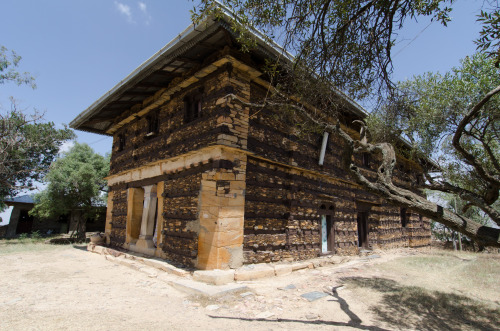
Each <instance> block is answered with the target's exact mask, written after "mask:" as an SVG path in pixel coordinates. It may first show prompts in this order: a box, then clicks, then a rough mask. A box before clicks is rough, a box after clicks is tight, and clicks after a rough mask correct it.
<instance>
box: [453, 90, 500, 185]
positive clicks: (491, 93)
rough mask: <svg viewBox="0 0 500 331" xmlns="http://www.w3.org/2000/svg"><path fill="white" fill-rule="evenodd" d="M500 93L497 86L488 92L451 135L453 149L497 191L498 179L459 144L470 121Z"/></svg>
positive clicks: (499, 180) (499, 179) (499, 183)
mask: <svg viewBox="0 0 500 331" xmlns="http://www.w3.org/2000/svg"><path fill="white" fill-rule="evenodd" d="M499 92H500V86H497V87H496V88H494V89H493V90H491V91H489V92H488V93H487V94H486V95H485V96H484V97H483V99H481V100H480V101H479V102H478V103H477V104H476V105H475V106H474V107H472V109H471V110H470V111H469V113H468V114H467V115H466V116H465V117H464V118H463V119H462V120H461V121H460V123H459V124H458V127H457V130H456V131H455V134H454V135H453V140H452V144H453V147H455V149H456V150H457V151H458V152H459V153H460V154H461V155H462V156H463V157H464V158H465V159H466V160H467V162H468V163H469V164H470V165H472V166H473V167H474V169H475V170H476V171H477V172H478V174H479V176H481V178H483V179H484V180H485V181H487V182H488V183H491V184H492V186H494V187H495V188H496V190H498V189H499V188H500V178H498V176H494V175H492V174H491V173H490V172H489V171H488V170H487V169H485V167H484V165H483V164H481V163H480V162H479V161H478V160H477V159H476V158H475V157H474V155H472V154H471V153H469V152H468V151H467V150H466V149H465V148H464V147H463V146H462V144H461V143H460V139H461V138H462V134H463V133H464V130H465V128H466V126H467V125H468V124H469V123H471V121H472V120H473V119H474V118H475V117H476V116H478V115H479V113H480V111H481V109H482V108H483V106H484V105H485V104H486V103H487V102H488V101H489V100H490V99H491V98H492V97H493V96H494V95H496V94H497V93H499Z"/></svg>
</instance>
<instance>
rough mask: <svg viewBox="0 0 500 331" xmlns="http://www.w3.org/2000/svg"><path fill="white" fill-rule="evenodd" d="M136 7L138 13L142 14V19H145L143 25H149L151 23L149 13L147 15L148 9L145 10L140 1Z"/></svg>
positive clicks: (144, 5)
mask: <svg viewBox="0 0 500 331" xmlns="http://www.w3.org/2000/svg"><path fill="white" fill-rule="evenodd" d="M137 6H138V7H139V9H140V11H141V12H142V14H143V16H144V19H145V21H144V23H145V24H146V25H149V23H150V22H151V15H149V13H148V8H147V6H146V4H145V3H144V2H142V1H139V2H138V3H137Z"/></svg>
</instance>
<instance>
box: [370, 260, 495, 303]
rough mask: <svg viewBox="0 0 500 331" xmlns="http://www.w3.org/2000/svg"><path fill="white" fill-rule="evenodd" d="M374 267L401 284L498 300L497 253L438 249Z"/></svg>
mask: <svg viewBox="0 0 500 331" xmlns="http://www.w3.org/2000/svg"><path fill="white" fill-rule="evenodd" d="M376 268H377V269H379V270H380V271H382V272H383V273H384V274H387V275H394V277H395V278H396V279H399V278H401V282H402V283H403V284H405V285H415V286H420V287H424V288H428V289H431V290H440V291H443V292H454V293H457V294H466V295H468V296H473V297H476V298H479V299H484V300H490V301H497V303H498V293H500V283H499V282H498V275H499V274H500V255H498V254H477V253H460V252H439V253H437V254H431V255H421V256H412V257H404V258H400V259H395V260H393V261H390V262H387V263H382V264H379V265H377V266H376ZM391 278H392V277H391Z"/></svg>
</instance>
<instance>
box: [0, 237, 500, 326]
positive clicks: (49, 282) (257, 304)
mask: <svg viewBox="0 0 500 331" xmlns="http://www.w3.org/2000/svg"><path fill="white" fill-rule="evenodd" d="M37 246H39V249H38V248H37ZM42 246H43V247H42ZM376 254H378V256H375V258H357V259H355V260H354V261H351V262H348V263H345V264H342V265H332V266H326V267H322V268H318V269H306V270H301V271H298V272H294V273H292V274H291V275H287V276H281V277H274V278H268V279H263V280H259V281H253V282H245V284H246V285H248V287H249V288H250V290H249V291H247V293H241V292H240V293H233V294H229V295H226V296H224V297H221V298H206V297H194V296H190V295H188V294H185V293H183V292H180V291H178V290H176V289H174V288H172V287H171V286H169V285H167V283H165V282H164V281H163V280H160V279H159V278H156V277H152V275H149V276H148V275H147V274H145V273H143V272H140V271H137V270H134V269H131V268H128V267H126V266H123V265H119V264H115V263H113V262H110V261H108V260H106V259H105V258H104V257H103V256H101V255H98V254H93V253H89V252H87V251H86V250H85V247H84V246H74V247H73V246H47V245H41V244H39V245H32V247H31V248H30V249H26V250H23V249H20V250H19V251H17V250H14V251H11V252H7V251H6V249H5V246H2V245H1V244H0V329H1V330H235V329H237V330H412V329H413V330H458V329H462V330H500V284H499V282H498V275H499V272H500V256H499V255H498V254H467V253H461V254H459V253H449V252H443V251H438V250H426V251H423V252H422V251H421V252H417V251H414V250H393V251H389V252H376ZM169 277H175V276H169ZM332 288H334V290H332ZM314 291H316V292H319V293H325V292H326V293H328V295H327V296H325V297H322V298H320V299H317V300H315V301H311V302H310V301H308V300H306V299H305V298H303V297H301V295H302V294H304V293H309V292H314ZM248 292H251V293H248Z"/></svg>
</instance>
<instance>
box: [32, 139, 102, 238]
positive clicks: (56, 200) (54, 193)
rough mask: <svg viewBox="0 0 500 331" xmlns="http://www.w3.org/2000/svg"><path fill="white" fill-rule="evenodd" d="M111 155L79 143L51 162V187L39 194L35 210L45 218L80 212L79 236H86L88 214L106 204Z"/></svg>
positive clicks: (90, 215)
mask: <svg viewBox="0 0 500 331" xmlns="http://www.w3.org/2000/svg"><path fill="white" fill-rule="evenodd" d="M108 172H109V157H103V156H102V155H100V154H97V153H94V151H93V150H92V148H90V146H88V145H87V144H78V143H76V144H75V145H74V146H73V147H72V148H71V149H70V150H69V151H68V152H66V153H64V154H63V156H62V157H60V158H59V159H57V160H56V161H55V162H53V163H52V165H51V166H50V169H49V172H48V173H47V175H46V176H45V178H44V180H45V181H46V182H47V183H48V186H47V188H46V189H45V190H44V191H42V192H40V193H39V194H37V195H36V197H35V200H36V201H37V204H36V205H35V208H33V209H32V211H31V213H32V214H33V215H35V216H38V217H40V218H42V219H44V218H45V219H46V218H55V217H58V216H60V215H67V214H71V213H72V212H73V213H74V215H77V217H78V222H77V224H78V225H77V233H76V236H77V238H78V239H79V240H85V223H86V220H87V218H92V217H94V216H95V213H96V211H97V210H96V207H98V206H103V205H104V204H105V202H104V201H105V200H104V199H105V196H104V194H105V193H106V181H105V179H104V177H105V176H106V175H107V174H108Z"/></svg>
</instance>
